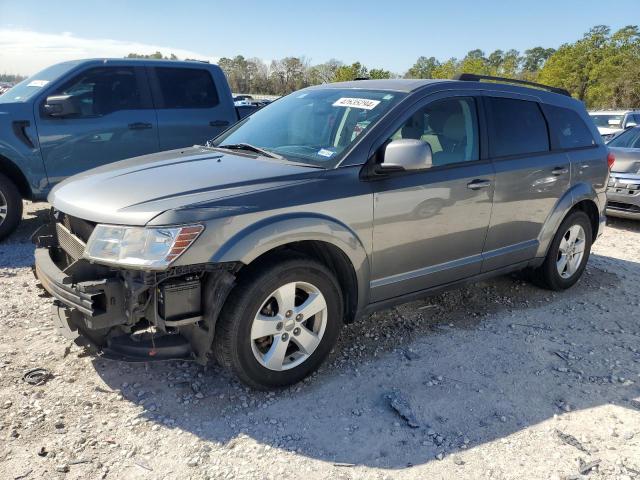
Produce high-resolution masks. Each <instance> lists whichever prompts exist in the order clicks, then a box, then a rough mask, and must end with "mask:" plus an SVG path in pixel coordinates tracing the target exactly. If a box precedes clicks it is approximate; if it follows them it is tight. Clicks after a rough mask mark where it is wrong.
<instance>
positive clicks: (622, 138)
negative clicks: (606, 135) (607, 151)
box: [607, 127, 640, 148]
mask: <svg viewBox="0 0 640 480" xmlns="http://www.w3.org/2000/svg"><path fill="white" fill-rule="evenodd" d="M607 146H609V147H619V148H640V127H636V128H630V129H629V130H627V131H625V132H622V133H621V134H620V135H617V136H616V137H614V138H613V140H611V141H610V142H609V143H607Z"/></svg>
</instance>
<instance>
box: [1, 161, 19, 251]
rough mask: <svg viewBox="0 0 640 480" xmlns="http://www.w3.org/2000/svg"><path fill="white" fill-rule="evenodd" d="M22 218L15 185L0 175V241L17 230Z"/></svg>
mask: <svg viewBox="0 0 640 480" xmlns="http://www.w3.org/2000/svg"><path fill="white" fill-rule="evenodd" d="M21 218H22V197H21V196H20V192H19V191H18V188H17V187H16V186H15V184H14V183H13V182H12V181H11V180H9V179H8V178H7V177H6V176H5V175H3V174H2V173H0V240H3V239H4V238H6V237H8V236H9V235H10V234H11V233H13V231H14V230H15V229H16V228H17V226H18V224H19V223H20V219H21Z"/></svg>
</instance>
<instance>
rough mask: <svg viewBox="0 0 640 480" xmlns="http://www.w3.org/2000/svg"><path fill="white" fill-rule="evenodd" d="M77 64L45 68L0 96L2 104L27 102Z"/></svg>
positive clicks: (69, 63) (71, 63) (70, 63)
mask: <svg viewBox="0 0 640 480" xmlns="http://www.w3.org/2000/svg"><path fill="white" fill-rule="evenodd" d="M77 64H78V62H64V63H58V64H57V65H52V66H51V67H48V68H45V69H44V70H42V71H41V72H38V73H36V74H35V75H32V76H30V77H29V78H27V79H26V80H23V81H21V82H20V83H18V84H16V85H14V86H13V88H10V89H9V90H7V91H6V92H5V93H4V94H3V95H0V103H13V102H26V101H27V100H29V99H30V98H31V97H33V96H34V95H35V94H36V93H38V92H39V91H40V90H41V89H42V88H43V87H45V86H46V85H47V84H48V83H49V82H51V81H52V80H55V79H57V78H58V77H60V76H62V75H64V74H65V73H66V72H68V71H69V70H71V69H72V68H73V67H75V66H76V65H77Z"/></svg>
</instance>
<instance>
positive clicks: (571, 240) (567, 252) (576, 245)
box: [556, 225, 586, 279]
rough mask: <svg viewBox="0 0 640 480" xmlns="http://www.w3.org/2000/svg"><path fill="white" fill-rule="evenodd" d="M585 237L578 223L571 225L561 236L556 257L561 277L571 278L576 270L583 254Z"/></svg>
mask: <svg viewBox="0 0 640 480" xmlns="http://www.w3.org/2000/svg"><path fill="white" fill-rule="evenodd" d="M585 238H586V235H585V232H584V229H583V228H582V226H580V225H572V226H571V227H569V229H568V230H567V231H566V232H565V234H564V235H563V236H562V240H561V241H560V246H559V248H558V258H557V259H556V268H557V269H558V274H559V275H560V276H561V277H562V278H564V279H567V278H571V277H572V276H573V275H574V274H575V273H576V272H577V271H578V268H579V267H580V264H581V262H582V257H583V256H584V248H585V245H586V242H585Z"/></svg>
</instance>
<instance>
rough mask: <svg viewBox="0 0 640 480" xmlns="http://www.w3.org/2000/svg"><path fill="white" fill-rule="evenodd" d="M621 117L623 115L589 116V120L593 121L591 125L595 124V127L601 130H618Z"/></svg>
mask: <svg viewBox="0 0 640 480" xmlns="http://www.w3.org/2000/svg"><path fill="white" fill-rule="evenodd" d="M623 117H624V115H613V114H608V115H601V114H598V115H591V119H592V120H593V123H595V124H596V127H602V128H620V125H621V124H622V118H623Z"/></svg>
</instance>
